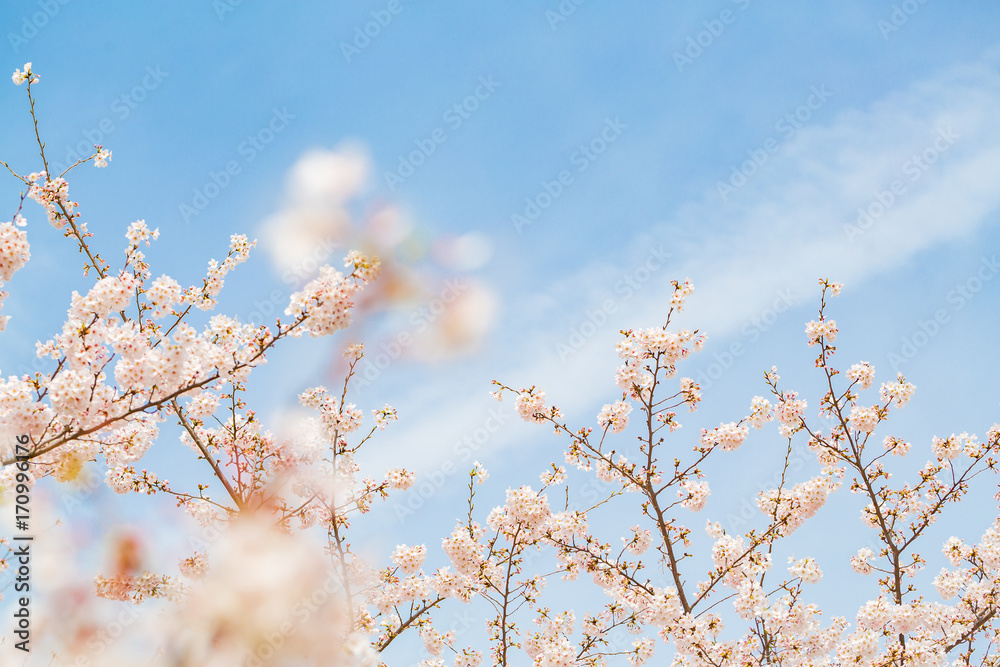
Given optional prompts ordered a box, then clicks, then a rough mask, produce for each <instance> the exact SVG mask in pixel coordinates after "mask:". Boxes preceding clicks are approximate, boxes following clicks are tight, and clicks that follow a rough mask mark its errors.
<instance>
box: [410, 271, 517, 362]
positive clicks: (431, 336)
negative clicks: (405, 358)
mask: <svg viewBox="0 0 1000 667" xmlns="http://www.w3.org/2000/svg"><path fill="white" fill-rule="evenodd" d="M460 284H461V285H462V288H461V290H460V291H459V293H458V294H457V296H455V297H454V299H453V300H452V301H451V302H450V303H446V302H445V300H444V299H441V300H439V301H437V302H436V303H443V312H442V313H441V315H440V316H438V317H436V318H434V319H433V321H431V322H430V326H428V327H427V328H426V329H425V330H424V331H423V332H421V333H418V334H417V335H416V336H415V338H414V343H413V347H412V348H411V350H410V356H411V357H412V358H413V359H416V360H418V361H425V362H426V361H440V360H444V359H452V358H455V357H459V356H463V355H466V354H469V353H472V352H474V351H476V350H477V349H478V348H479V346H480V345H481V344H482V342H483V340H484V339H485V337H486V335H487V334H488V333H489V332H490V331H491V330H492V328H493V324H494V321H495V320H496V312H497V297H496V294H495V293H494V291H493V290H492V289H490V288H489V287H487V286H485V285H482V284H480V283H478V282H470V281H468V280H467V281H465V282H462V283H460ZM432 305H433V304H432ZM430 312H431V313H433V310H431V311H430ZM428 319H430V318H428Z"/></svg>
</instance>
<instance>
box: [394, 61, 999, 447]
mask: <svg viewBox="0 0 1000 667" xmlns="http://www.w3.org/2000/svg"><path fill="white" fill-rule="evenodd" d="M997 108H1000V75H998V73H997V71H996V69H995V68H994V65H993V64H992V63H990V62H987V61H983V62H978V63H973V64H969V65H964V66H959V67H955V68H952V69H949V70H947V71H944V72H943V73H941V74H940V75H938V76H935V77H933V78H931V79H928V80H924V81H920V82H917V83H914V84H913V85H912V86H910V87H909V88H908V89H906V90H903V91H899V92H894V93H892V94H889V95H886V96H885V97H884V98H883V99H882V100H880V101H879V102H877V103H876V104H873V105H872V106H871V108H869V109H867V110H847V111H842V112H841V113H839V115H837V117H836V118H835V119H834V120H833V121H831V122H830V123H828V124H825V125H821V124H819V123H818V122H814V123H813V124H812V125H810V126H808V127H805V128H803V129H802V130H800V131H799V132H798V133H796V134H795V136H794V137H792V138H791V139H790V140H789V142H788V143H787V144H786V145H784V146H782V147H781V149H780V150H779V151H778V152H777V153H776V154H775V155H774V156H772V157H771V159H770V160H769V161H768V163H767V164H765V166H764V167H763V168H761V169H760V170H759V171H758V172H757V173H755V174H754V175H753V176H752V177H751V178H750V179H749V180H748V182H747V183H746V184H745V185H744V186H743V187H742V188H740V189H739V190H738V192H736V193H735V194H733V195H732V196H731V197H730V198H729V200H728V202H725V203H724V202H722V201H721V199H720V198H719V196H718V194H717V191H716V187H715V184H714V183H713V184H711V186H710V187H709V188H706V194H705V196H704V198H703V200H702V201H699V202H692V203H690V204H688V205H685V206H684V207H682V208H681V209H680V211H679V212H678V213H677V214H676V216H675V219H674V220H673V221H671V222H670V223H668V224H666V225H664V226H663V227H662V228H660V229H659V230H655V231H654V233H653V239H655V240H656V241H657V242H660V241H662V242H664V243H667V244H668V248H669V239H670V235H671V230H676V229H679V228H691V227H693V228H697V229H698V230H701V231H700V232H699V233H698V235H697V238H698V240H697V242H696V243H694V244H690V243H688V244H686V245H685V247H684V248H675V249H672V250H671V251H672V252H673V254H674V257H673V259H672V266H671V267H669V268H668V269H667V270H663V271H659V272H657V273H655V274H654V276H653V278H652V281H651V283H650V285H651V286H650V287H649V288H648V289H644V290H643V291H641V292H639V293H637V294H636V296H635V298H632V299H630V300H627V301H623V300H622V299H621V297H620V296H618V297H616V298H618V300H619V304H618V305H619V306H620V310H619V311H618V312H617V313H616V315H615V317H616V320H615V321H613V322H610V323H608V324H607V325H605V326H604V327H601V328H600V329H599V330H598V332H597V333H596V334H595V335H594V336H593V338H592V339H591V340H590V341H589V342H588V343H587V345H586V346H584V347H583V348H582V349H581V350H580V351H579V352H577V353H576V354H575V355H574V357H573V358H572V363H571V364H564V363H562V362H561V361H560V360H559V359H558V358H557V356H556V354H555V353H554V351H553V347H552V346H551V345H550V346H548V347H546V349H543V350H537V349H535V350H526V351H525V354H526V355H527V360H526V361H521V362H518V363H515V364H514V366H513V367H512V368H510V369H509V371H508V372H507V373H506V377H505V378H503V379H505V380H509V381H511V382H516V381H524V382H526V383H537V384H538V385H539V386H541V387H543V388H544V389H545V390H546V391H547V392H548V394H549V397H550V399H552V400H553V401H554V402H556V403H557V404H558V405H560V406H561V407H564V408H566V409H567V410H568V411H569V412H570V413H574V410H575V409H576V410H578V409H582V408H585V407H590V406H593V405H594V404H595V403H598V402H600V401H601V400H602V399H605V398H608V397H613V396H612V395H613V394H614V393H615V392H614V390H615V387H614V385H613V382H612V377H611V375H610V374H609V375H608V376H607V377H594V371H595V369H602V368H606V366H607V363H608V359H607V357H608V350H609V348H610V346H611V345H613V343H614V341H615V339H616V338H617V330H618V329H619V328H620V327H621V326H626V327H627V326H652V325H653V324H654V323H657V322H660V321H662V319H663V317H664V316H665V304H666V303H668V298H667V297H665V296H664V295H665V294H668V293H669V292H668V290H669V289H670V287H669V280H670V279H671V278H681V279H683V278H685V277H688V276H690V277H691V278H692V279H693V280H694V282H695V285H696V288H697V291H696V292H695V294H694V296H693V297H692V298H691V299H690V306H689V309H688V311H686V312H685V313H684V318H683V321H684V323H685V324H687V325H688V326H692V327H693V326H698V328H700V329H703V330H707V331H708V332H709V334H710V335H712V336H713V337H722V336H726V335H728V334H732V333H734V332H736V331H738V330H739V328H740V326H741V325H742V324H743V323H745V322H747V321H748V319H750V318H751V317H753V316H755V315H756V314H759V313H760V312H761V311H762V310H764V309H766V308H767V307H768V306H769V305H770V304H772V302H773V301H774V300H775V298H776V295H777V294H779V293H780V292H781V290H787V289H791V290H792V291H793V293H796V294H797V295H798V296H799V297H801V298H808V297H811V296H812V295H818V286H817V285H816V280H817V278H819V277H829V278H831V279H834V280H838V281H843V282H845V283H846V284H847V286H848V289H849V290H850V289H855V288H858V287H860V286H861V285H862V284H863V283H864V281H865V280H867V279H869V278H871V277H873V276H875V275H878V274H879V273H882V272H884V271H887V270H891V269H895V268H897V267H899V266H901V265H902V264H904V263H905V262H907V261H908V260H909V259H911V258H912V257H913V256H914V254H915V253H918V252H921V251H924V250H926V249H929V248H931V247H933V246H934V245H936V244H940V243H942V242H945V241H948V240H950V239H955V238H959V237H963V236H966V235H969V234H972V233H974V232H975V231H976V230H977V229H979V228H980V227H981V226H982V225H984V224H985V223H986V222H987V221H988V220H989V219H990V217H991V216H992V215H994V214H995V213H996V212H997V210H998V209H1000V188H998V187H997V185H996V174H998V173H1000V125H998V124H997V123H996V122H995V110H996V109H997ZM925 151H926V153H925ZM914 156H917V157H918V158H919V161H915V160H914ZM932 160H933V163H932V164H927V163H929V162H931V161H932ZM894 182H897V187H896V190H897V192H896V193H895V194H892V198H893V201H892V203H891V204H888V200H889V195H885V194H882V195H881V197H882V199H883V200H884V201H885V202H886V203H887V204H888V205H883V206H882V209H880V207H879V206H877V205H875V204H876V203H878V201H879V196H880V194H879V193H884V192H887V191H888V192H890V193H891V192H892V185H893V183H894ZM859 207H861V208H863V209H866V210H867V211H868V212H869V215H870V216H871V217H870V218H869V219H870V220H871V222H870V223H869V222H867V220H866V219H865V218H862V219H861V224H860V225H859V224H858V220H859V212H858V208H859ZM689 226H690V227H689ZM644 260H645V257H644V256H642V255H641V254H639V253H637V254H636V256H635V258H634V259H633V264H632V265H631V268H630V265H629V263H627V262H626V263H624V265H623V267H622V268H621V269H619V270H618V271H617V272H616V271H610V272H609V271H608V270H607V266H606V263H602V264H601V265H597V264H594V265H590V266H585V267H582V268H580V269H579V270H577V271H576V272H574V273H573V274H572V275H567V276H565V277H564V279H563V280H562V281H559V282H558V283H556V284H554V285H552V286H551V288H550V289H549V294H542V295H534V296H533V297H532V298H533V299H534V300H535V302H536V303H539V302H542V303H545V302H548V303H552V302H553V301H560V299H559V298H558V296H555V295H559V294H566V293H576V294H580V293H583V294H587V295H589V298H586V299H585V300H584V302H585V303H588V304H590V306H591V307H593V306H594V305H596V304H599V303H601V301H602V300H603V299H604V298H606V297H607V296H609V295H610V296H612V297H614V296H615V295H614V294H613V292H612V291H611V287H610V285H611V283H610V282H609V279H608V276H609V275H610V276H612V278H611V280H612V282H613V281H614V280H615V279H616V278H615V277H616V276H618V275H621V273H622V272H628V271H630V270H634V269H635V267H636V266H638V265H639V264H640V263H641V262H642V261H644ZM653 283H655V284H653ZM549 297H554V298H549ZM523 298H524V297H518V300H522V299H523ZM571 301H576V302H579V301H580V300H579V299H572V300H571ZM574 307H575V306H574ZM579 315H580V317H579V318H578V320H577V321H583V312H580V313H579ZM549 323H550V320H549V319H546V320H545V322H544V323H543V324H546V325H548V324H549ZM558 337H559V334H558V333H556V332H553V331H552V327H551V326H549V328H548V329H547V330H546V331H545V332H544V335H540V339H542V340H545V341H548V342H549V343H552V342H553V341H554V340H556V339H557V338H558ZM471 375H472V374H470V373H468V372H467V371H466V369H456V370H452V371H450V372H449V374H448V377H444V376H441V375H437V371H436V372H435V375H434V376H433V378H434V380H433V383H422V384H421V386H420V387H419V388H414V390H413V392H412V393H410V394H409V395H408V396H407V397H406V399H405V401H404V402H405V403H406V408H407V410H406V411H407V412H410V413H411V414H422V415H427V417H426V418H417V419H414V418H413V417H412V416H411V417H407V421H408V425H407V429H406V434H405V436H402V437H400V438H399V439H398V440H396V441H394V442H393V444H392V445H390V446H389V450H390V451H388V452H387V451H386V450H385V449H383V450H382V452H383V454H382V455H383V456H389V457H390V458H393V457H396V456H397V455H398V456H400V457H402V458H409V459H410V462H411V464H412V463H417V464H419V465H420V466H424V467H430V466H432V465H435V464H436V463H437V462H438V461H440V459H441V458H443V457H446V456H448V455H449V451H450V450H451V448H452V445H453V443H455V442H456V441H458V440H460V439H461V438H462V437H463V436H464V435H467V434H470V433H472V432H473V431H474V430H475V429H476V428H479V427H480V426H481V425H482V423H483V421H484V419H486V416H487V413H486V409H487V408H488V407H489V406H490V403H489V399H488V398H486V392H487V391H488V390H489V387H488V381H489V378H482V377H472V376H471ZM584 375H586V377H584ZM456 396H457V397H458V398H457V399H456ZM575 417H576V419H575V420H574V423H579V422H581V421H583V420H581V419H579V417H581V414H580V413H579V412H578V411H576V412H575ZM505 439H506V436H505V434H501V436H500V437H499V438H498V439H497V442H500V443H503V442H504V441H505ZM414 442H420V443H423V444H422V445H421V447H420V449H419V452H415V451H414V450H413V448H412V444H413V443H414Z"/></svg>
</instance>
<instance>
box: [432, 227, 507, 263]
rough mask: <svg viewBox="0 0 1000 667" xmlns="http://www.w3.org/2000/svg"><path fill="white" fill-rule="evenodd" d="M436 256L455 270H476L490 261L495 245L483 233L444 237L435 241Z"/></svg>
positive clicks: (434, 250) (439, 260)
mask: <svg viewBox="0 0 1000 667" xmlns="http://www.w3.org/2000/svg"><path fill="white" fill-rule="evenodd" d="M433 253H434V258H435V259H436V260H437V261H438V262H440V263H441V264H442V265H443V266H446V267H448V268H450V269H453V270H455V271H474V270H475V269H479V268H482V267H483V266H485V265H486V263H487V262H489V261H490V257H491V256H492V254H493V246H492V244H491V243H490V240H489V239H488V238H487V237H486V236H485V235H483V234H478V233H471V234H465V235H463V236H458V237H451V238H443V239H439V240H438V241H436V242H435V243H434V248H433Z"/></svg>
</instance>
